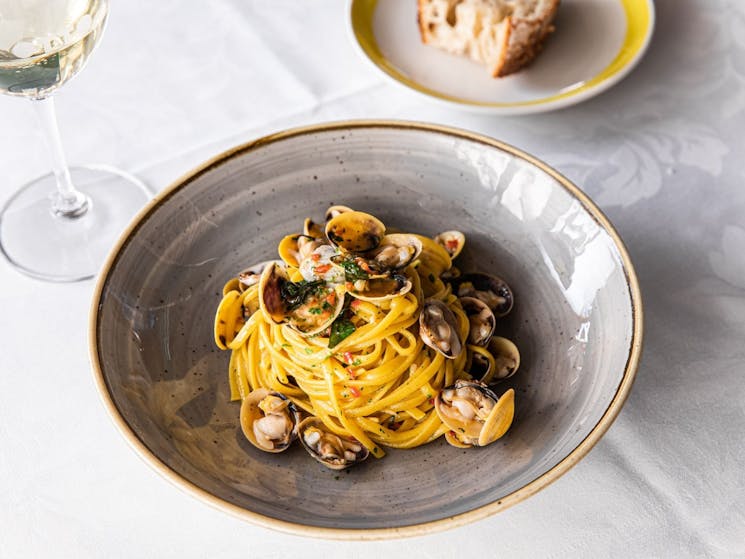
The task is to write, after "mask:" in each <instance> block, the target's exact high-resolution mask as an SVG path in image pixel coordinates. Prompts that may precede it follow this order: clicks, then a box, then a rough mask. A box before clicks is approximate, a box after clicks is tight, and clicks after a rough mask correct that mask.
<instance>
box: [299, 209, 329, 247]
mask: <svg viewBox="0 0 745 559" xmlns="http://www.w3.org/2000/svg"><path fill="white" fill-rule="evenodd" d="M332 207H333V206H332ZM303 234H304V235H307V236H308V237H311V238H313V239H325V238H326V235H325V234H324V232H323V225H321V224H320V223H316V222H315V221H313V220H312V219H311V218H309V217H306V218H305V221H303Z"/></svg>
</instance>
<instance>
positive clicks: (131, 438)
mask: <svg viewBox="0 0 745 559" xmlns="http://www.w3.org/2000/svg"><path fill="white" fill-rule="evenodd" d="M361 128H387V129H395V130H416V131H420V132H427V133H436V134H443V135H447V136H450V137H453V138H455V139H461V140H469V141H474V142H477V143H480V144H484V145H485V146H487V147H490V148H496V149H498V150H501V151H503V152H507V153H509V154H510V155H513V156H515V157H518V158H521V159H523V160H525V161H527V162H528V163H531V164H532V165H535V166H537V167H538V168H539V169H541V170H542V171H544V172H545V173H547V174H549V175H550V176H551V177H553V178H554V179H555V180H556V181H557V182H558V183H559V184H560V185H561V186H562V187H563V188H565V190H567V191H568V192H569V193H570V194H571V195H572V196H573V197H575V199H577V200H578V201H579V202H580V203H581V204H582V206H583V208H585V210H586V211H587V212H588V214H589V215H590V217H592V219H593V220H594V221H595V222H596V223H597V224H598V225H599V226H600V227H601V228H603V229H604V230H605V231H606V232H607V233H608V234H609V236H610V237H611V239H612V240H613V242H614V244H615V246H616V248H617V249H618V252H619V255H620V257H621V263H622V265H623V271H624V276H625V280H626V286H627V288H628V290H629V299H630V303H631V324H632V331H631V340H630V343H629V354H628V358H627V361H626V365H625V367H624V373H623V376H622V378H621V381H620V382H619V385H618V387H617V389H616V392H615V394H614V396H613V398H612V400H611V401H610V403H609V405H608V407H607V408H606V410H605V411H604V412H603V415H602V416H601V417H600V419H599V420H598V422H597V423H596V424H595V426H594V427H593V428H592V429H591V430H590V432H589V433H588V434H587V436H586V437H585V438H584V439H583V440H582V441H581V442H580V443H579V444H578V445H577V446H576V447H575V448H574V449H573V450H572V451H571V452H569V454H568V455H567V456H565V457H564V458H563V459H562V460H561V461H559V462H558V463H557V464H556V465H554V466H553V467H552V468H551V469H549V470H548V471H547V472H545V473H543V474H542V475H540V476H538V477H537V478H536V479H534V480H533V481H531V482H529V483H527V484H526V485H524V486H522V487H520V488H519V489H517V490H515V491H513V492H511V493H509V494H508V495H505V496H504V497H502V498H501V499H498V500H497V501H494V502H492V503H488V504H486V505H483V506H481V507H478V508H475V509H472V510H469V511H466V512H463V513H459V514H457V515H454V516H450V517H446V518H442V519H438V520H433V521H429V522H423V523H418V524H410V525H405V526H395V527H388V528H365V529H358V528H329V527H322V526H312V525H307V524H300V523H295V522H290V521H286V520H280V519H277V518H273V517H269V516H265V515H263V514H260V513H256V512H253V511H249V510H247V509H244V508H242V507H240V506H238V505H235V504H233V503H230V502H228V501H226V500H224V499H222V498H220V497H217V496H216V495H213V494H212V493H209V492H208V491H206V490H204V489H202V488H201V487H199V486H197V485H196V484H194V483H192V482H191V481H189V480H187V479H186V478H185V477H183V476H182V475H181V474H179V473H178V472H176V471H175V470H173V469H172V468H171V467H170V466H168V465H167V464H166V463H165V462H163V461H162V460H161V459H160V458H158V457H157V456H156V455H155V454H154V453H153V452H152V451H151V450H150V449H149V448H148V447H147V445H145V443H144V441H142V440H141V439H140V438H139V437H138V435H137V434H136V432H135V431H134V429H133V428H132V427H131V426H130V425H129V423H128V422H127V420H126V419H125V418H124V416H123V414H122V413H121V412H120V411H119V409H118V408H117V406H116V404H115V403H114V400H113V397H112V395H111V392H110V391H109V389H108V386H107V383H106V380H105V378H104V374H103V368H102V366H101V361H100V358H99V351H98V329H99V328H98V327H99V320H98V319H99V314H98V310H99V307H100V305H101V300H102V297H103V290H104V288H105V286H106V284H107V283H108V279H109V276H110V275H111V272H112V270H113V268H114V266H115V264H116V262H117V261H118V259H119V257H120V255H121V254H122V251H123V250H124V249H125V248H126V247H127V246H128V245H129V244H130V242H132V240H133V238H134V236H135V235H136V233H137V231H138V230H139V228H140V227H141V226H142V225H143V224H144V223H145V222H146V221H147V219H148V218H149V217H150V216H151V214H152V213H153V212H154V211H155V210H157V209H158V208H159V207H160V206H161V205H163V204H164V203H165V202H166V201H167V200H168V199H169V198H171V197H172V196H173V195H174V194H176V193H177V192H178V191H180V190H181V189H182V188H184V187H186V186H187V185H188V184H190V183H191V182H193V181H194V180H195V179H197V178H198V177H200V176H201V175H203V174H205V173H207V172H209V171H210V170H211V169H214V168H217V167H219V166H220V165H222V164H224V163H226V162H228V161H230V160H231V159H233V158H235V157H238V156H241V155H244V154H247V153H250V152H251V151H253V150H256V149H258V148H260V147H263V146H266V145H269V144H274V143H277V142H280V141H282V140H285V139H290V138H294V137H298V136H305V135H312V134H316V133H321V132H333V131H348V130H354V129H361ZM642 339H643V308H642V298H641V289H640V286H639V281H638V278H637V275H636V272H635V270H634V266H633V264H632V262H631V258H630V256H629V254H628V251H627V249H626V246H625V245H624V243H623V240H622V239H621V237H620V235H619V234H618V232H617V231H616V229H615V227H614V226H613V225H612V224H611V222H610V221H609V220H608V218H607V217H606V216H605V214H604V213H603V212H602V211H601V210H600V208H598V206H596V205H595V203H594V202H593V201H592V200H591V199H590V198H589V196H587V195H586V194H585V193H584V192H583V191H582V190H581V189H580V188H579V187H578V186H576V185H575V184H574V183H572V182H571V181H570V180H569V179H567V178H566V177H564V176H563V175H562V174H560V173H559V172H558V171H556V170H555V169H553V168H552V167H550V166H549V165H547V164H546V163H544V162H543V161H541V160H539V159H538V158H536V157H534V156H532V155H530V154H528V153H527V152H524V151H522V150H520V149H518V148H515V147H514V146H511V145H510V144H507V143H505V142H502V141H500V140H496V139H494V138H491V137H489V136H485V135H483V134H478V133H475V132H470V131H468V130H463V129H460V128H454V127H450V126H443V125H440V124H430V123H423V122H415V121H402V120H344V121H333V122H327V123H321V124H314V125H309V126H301V127H296V128H290V129H287V130H284V131H281V132H276V133H272V134H269V135H266V136H263V137H261V138H258V139H256V140H252V141H249V142H246V143H243V144H239V145H237V146H235V147H232V148H229V149H227V150H225V151H223V152H221V153H219V154H217V155H215V156H213V157H212V158H210V159H208V160H207V161H205V162H204V163H202V164H201V165H199V166H197V167H195V168H194V169H192V170H191V171H188V172H186V173H184V174H183V175H182V176H181V177H179V178H177V179H176V180H175V181H173V182H172V183H171V184H170V185H169V186H167V187H166V188H165V189H163V190H162V191H161V192H160V193H158V194H157V195H156V196H155V197H154V198H153V199H152V200H151V201H150V202H149V203H148V204H147V205H146V206H145V207H144V208H142V209H141V210H140V212H139V213H138V214H137V215H136V216H135V217H134V218H133V220H132V221H131V222H130V224H129V225H128V226H127V228H126V229H125V230H124V231H123V232H122V234H121V235H120V237H119V239H118V240H117V242H116V244H115V245H114V247H113V248H112V249H111V251H110V252H109V255H108V256H107V258H106V261H105V263H104V265H103V267H102V268H101V271H100V273H99V276H98V278H97V280H96V285H95V288H94V291H93V297H92V300H91V306H90V311H89V316H88V349H89V357H90V361H91V368H92V372H93V376H94V381H95V384H96V388H97V392H98V394H99V397H100V399H101V401H102V403H103V405H104V407H105V409H106V411H107V412H108V415H109V417H110V419H111V420H112V422H113V423H114V426H115V427H116V428H117V430H118V431H119V432H120V434H121V435H122V436H123V437H124V439H125V440H126V441H127V443H128V444H129V445H130V447H131V448H132V449H133V450H134V451H135V453H136V454H137V455H138V456H139V457H140V458H141V459H142V460H143V461H144V462H145V463H147V464H148V465H149V466H150V467H151V468H153V469H154V470H155V471H156V472H157V473H158V474H160V475H161V476H162V477H164V478H165V479H166V480H167V481H169V482H171V483H172V484H174V485H175V486H176V487H178V488H179V489H181V490H183V491H185V492H186V493H188V494H190V495H191V496H193V497H196V498H197V499H198V500H201V501H203V502H205V503H207V504H208V505H211V506H212V507H214V508H217V509H219V510H222V511H223V512H227V513H229V514H231V515H232V516H235V517H238V518H240V519H242V520H246V521H249V522H251V523H253V524H257V525H259V526H262V527H265V528H270V529H273V530H277V531H279V532H284V533H287V534H292V535H299V536H306V537H314V538H324V539H333V540H365V541H371V540H384V539H394V538H403V537H413V536H423V535H427V534H432V533H436V532H439V531H443V530H448V529H452V528H456V527H460V526H463V525H465V524H468V523H471V522H475V521H477V520H482V519H484V518H487V517H489V516H492V515H494V514H496V513H497V512H501V511H503V510H505V509H507V508H509V507H510V506H512V505H515V504H517V503H519V502H521V501H523V500H525V499H527V498H528V497H530V496H532V495H534V494H535V493H537V492H538V491H540V490H541V489H544V488H545V487H547V486H548V485H550V484H551V483H553V482H554V481H556V480H557V479H558V478H559V477H561V476H562V475H563V474H564V473H566V472H567V471H569V470H570V469H571V468H572V467H573V466H574V465H575V464H577V462H579V461H580V460H581V459H582V458H583V457H584V456H585V455H586V454H587V453H588V452H589V451H590V449H591V448H592V447H593V446H594V445H595V444H596V443H597V442H598V441H599V440H600V439H601V438H602V436H603V435H604V434H605V432H606V431H607V430H608V428H609V427H610V426H611V424H612V423H613V422H614V420H615V419H616V417H617V416H618V414H619V412H620V411H621V408H622V407H623V405H624V403H625V402H626V399H627V398H628V396H629V393H630V391H631V387H632V385H633V382H634V379H635V377H636V373H637V369H638V366H639V362H640V359H641V353H642Z"/></svg>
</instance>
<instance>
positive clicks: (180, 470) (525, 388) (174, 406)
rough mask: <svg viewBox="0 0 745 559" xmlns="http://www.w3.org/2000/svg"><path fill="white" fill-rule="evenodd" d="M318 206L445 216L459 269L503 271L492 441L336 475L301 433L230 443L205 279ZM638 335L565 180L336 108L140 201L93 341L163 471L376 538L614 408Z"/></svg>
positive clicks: (216, 499)
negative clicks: (457, 245)
mask: <svg viewBox="0 0 745 559" xmlns="http://www.w3.org/2000/svg"><path fill="white" fill-rule="evenodd" d="M332 203H343V204H346V205H349V206H353V207H355V208H357V209H361V210H365V211H368V212H370V213H373V214H375V215H376V216H378V217H380V218H381V219H382V220H383V221H384V222H385V223H386V224H388V225H392V226H398V227H402V228H405V229H407V230H412V231H419V232H423V233H426V234H435V233H437V232H439V231H441V230H444V229H454V228H457V229H461V230H463V231H464V232H465V233H466V235H467V238H468V242H467V250H466V254H465V260H466V262H465V263H464V264H463V266H462V268H464V269H474V270H475V269H480V270H483V271H493V272H496V273H497V274H499V275H500V276H502V277H504V278H505V279H506V280H507V281H508V282H509V283H510V285H511V286H512V288H513V290H514V292H515V299H516V303H515V309H514V311H513V312H512V314H511V315H510V316H509V319H508V320H506V321H505V322H504V323H503V324H502V326H501V329H502V333H503V334H506V335H508V336H509V337H510V338H512V339H513V340H515V342H516V343H517V345H518V347H519V348H520V350H521V353H522V365H521V368H520V371H519V372H518V374H517V375H516V376H515V377H513V378H512V379H510V380H509V381H508V382H506V383H505V384H504V387H503V388H504V389H506V388H507V387H509V386H512V387H514V388H515V389H516V392H517V398H516V410H517V411H516V416H515V421H514V424H513V426H512V428H511V429H510V431H509V432H508V434H507V435H506V436H505V437H504V438H502V439H501V440H499V441H498V442H497V443H495V444H493V445H491V446H488V447H486V448H482V449H473V450H468V451H463V450H460V449H456V448H453V447H450V446H448V445H447V444H446V443H445V442H444V441H443V440H439V441H436V442H434V443H432V444H430V445H427V446H424V447H420V448H417V449H414V450H408V451H393V450H392V451H390V452H389V454H388V455H387V456H386V457H385V458H384V459H383V460H374V459H370V460H368V461H367V462H365V463H364V464H362V465H361V466H359V467H357V468H355V469H352V470H348V471H346V472H342V473H339V472H333V471H330V470H327V469H324V468H323V467H322V466H320V465H319V464H317V463H316V462H314V461H313V460H311V459H310V458H309V457H308V456H307V455H306V454H305V452H304V451H303V450H302V449H301V448H299V447H298V448H293V449H291V450H290V451H288V452H286V453H283V454H279V455H274V454H265V453H262V452H260V451H258V450H256V449H254V448H253V447H251V446H250V445H249V444H247V442H246V441H245V440H244V438H243V436H242V435H241V433H240V429H239V426H238V410H239V405H238V404H237V403H231V402H229V397H228V383H227V364H228V358H229V355H228V353H227V352H221V351H218V350H217V349H216V348H215V347H214V346H213V342H212V323H213V316H214V311H215V308H216V305H217V303H218V301H219V300H220V291H221V288H222V285H223V283H224V282H225V281H226V280H227V279H229V278H230V277H232V276H234V275H235V274H236V272H238V271H239V270H241V269H243V268H244V267H245V266H246V265H248V264H252V263H255V262H257V261H261V260H266V259H268V258H271V257H275V255H276V247H277V243H278V241H279V239H281V238H282V237H283V236H284V235H285V234H287V233H289V232H292V231H295V230H296V229H297V227H298V224H299V223H301V220H302V219H303V218H304V217H306V216H315V217H317V218H320V217H321V216H322V215H323V211H324V210H325V208H326V207H327V206H329V205H330V204H332ZM641 337H642V317H641V302H640V295H639V288H638V285H637V281H636V278H635V275H634V271H633V269H632V266H631V263H630V261H629V258H628V255H627V254H626V251H625V249H624V247H623V245H622V243H621V241H620V239H619V237H618V235H617V234H616V233H615V231H614V230H613V228H612V227H611V225H610V224H609V222H608V221H607V219H606V218H605V217H604V216H603V215H602V214H601V213H600V211H599V210H598V209H597V208H596V207H595V206H594V205H593V204H592V202H591V201H590V200H589V199H588V198H587V197H586V196H585V195H584V194H583V193H582V192H581V191H580V190H579V189H577V188H576V187H575V186H573V185H572V184H571V183H569V181H567V180H566V179H565V178H563V177H561V176H560V175H559V174H558V173H556V172H555V171H553V170H552V169H550V168H548V167H547V166H546V165H544V164H542V163H541V162H539V161H537V160H535V159H534V158H532V157H530V156H528V155H526V154H524V153H522V152H520V151H518V150H516V149H514V148H512V147H510V146H507V145H504V144H501V143H499V142H497V141H494V140H492V139H489V138H485V137H482V136H477V135H474V134H470V133H467V132H463V131H457V130H452V129H448V128H443V127H439V126H431V125H422V124H413V123H401V122H347V123H333V124H328V125H321V126H316V127H311V128H303V129H298V130H291V131H288V132H284V133H281V134H276V135H273V136H269V137H267V138H263V139H261V140H258V141H256V142H253V143H250V144H247V145H244V146H240V147H238V148H236V149H233V150H231V151H229V152H227V153H225V154H223V155H221V156H219V157H217V158H215V159H213V160H212V161H210V162H208V163H206V164H205V165H203V166H202V167H200V168H198V169H197V170H196V171H194V172H192V173H190V174H189V175H187V176H186V177H184V178H183V179H181V180H179V181H178V182H177V183H176V184H174V185H172V186H171V187H170V188H168V189H166V191H165V192H163V193H162V194H161V195H160V196H159V197H157V198H156V199H155V200H153V202H152V203H151V204H150V205H149V206H148V207H147V208H145V209H144V210H143V211H142V212H141V213H140V215H139V216H138V217H137V219H136V220H135V222H134V223H133V225H132V226H131V227H130V228H129V230H128V231H127V232H126V233H125V235H124V236H123V237H122V239H121V240H120V242H119V244H118V246H117V247H116V248H115V250H114V251H113V253H112V254H111V256H110V258H109V260H108V262H107V264H106V265H105V267H104V269H103V272H102V274H101V277H100V280H99V283H98V286H97V289H96V293H95V296H94V300H93V308H92V314H91V338H90V342H91V357H92V362H93V368H94V371H95V376H96V379H97V383H98V386H99V388H100V391H101V394H102V395H103V399H104V402H105V404H106V406H107V408H108V409H109V411H110V412H111V415H112V417H113V418H114V420H115V423H116V425H117V426H118V427H119V429H120V430H121V432H122V433H123V434H124V436H125V437H126V439H127V440H128V441H129V442H130V443H131V445H132V446H133V447H134V449H135V450H136V451H137V452H138V453H139V454H140V455H142V456H143V457H144V458H145V459H146V461H147V462H149V463H150V464H151V465H152V466H153V467H155V468H156V469H157V470H158V471H159V472H161V473H162V474H164V475H165V476H166V477H167V478H168V479H170V480H172V481H173V482H174V483H176V484H177V485H178V486H180V487H182V488H183V489H185V490H187V491H188V492H190V493H192V494H193V495H196V496H197V497H199V498H201V499H203V500H205V501H207V502H209V503H211V504H212V505H215V506H217V507H219V508H221V509H223V510H226V511H228V512H231V513H234V514H237V515H238V516H241V517H243V518H245V519H247V520H250V521H253V522H256V523H259V524H262V525H265V526H269V527H271V528H275V529H279V530H283V531H287V532H294V533H300V534H305V535H312V536H322V537H330V538H364V539H374V538H386V537H396V536H404V535H414V534H422V533H426V532H430V531H433V530H439V529H444V528H448V527H454V526H458V525H461V524H463V523H465V522H468V521H472V520H476V519H479V518H483V517H485V516H487V515H489V514H493V513H495V512H498V511H500V510H502V509H504V508H506V507H508V506H510V505H512V504H514V503H516V502H518V501H520V500H522V499H524V498H525V497H527V496H530V495H531V494H533V493H535V492H536V491H538V490H539V489H541V488H543V487H545V486H546V485H547V484H549V483H550V482H552V481H553V480H555V479H556V478H557V477H559V476H560V475H561V474H562V473H564V472H565V471H567V470H568V469H569V468H570V467H571V466H573V465H574V464H575V463H576V462H577V461H578V460H579V459H580V458H582V457H583V456H584V455H585V454H586V453H587V451H588V450H589V449H590V448H591V447H592V446H593V445H594V444H595V443H596V442H597V440H598V439H599V438H600V437H601V436H602V434H603V433H604V432H605V431H606V430H607V428H608V427H609V425H610V424H611V422H612V421H613V419H614V418H615V417H616V415H617V414H618V412H619V410H620V408H621V406H622V405H623V402H624V400H625V399H626V397H627V395H628V392H629V390H630V388H631V384H632V381H633V378H634V374H635V372H636V367H637V363H638V360H639V354H640V350H641ZM501 390H502V389H500V391H501Z"/></svg>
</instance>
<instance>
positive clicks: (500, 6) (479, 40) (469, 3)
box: [417, 0, 559, 78]
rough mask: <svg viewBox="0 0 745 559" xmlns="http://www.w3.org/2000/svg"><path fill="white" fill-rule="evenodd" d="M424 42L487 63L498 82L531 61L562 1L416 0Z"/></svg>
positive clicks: (547, 32) (547, 33) (546, 34)
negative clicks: (498, 79)
mask: <svg viewBox="0 0 745 559" xmlns="http://www.w3.org/2000/svg"><path fill="white" fill-rule="evenodd" d="M417 1H418V20H419V32H420V34H421V37H422V42H423V43H425V44H428V45H432V46H434V47H438V48H441V49H443V50H445V51H447V52H450V53H453V54H460V55H465V56H468V57H470V58H471V59H473V60H475V61H477V62H480V63H482V64H486V66H487V68H489V71H490V72H491V75H492V76H493V77H495V78H499V77H502V76H506V75H508V74H512V73H513V72H517V71H518V70H520V69H521V68H522V67H523V66H525V65H526V64H528V63H529V62H531V61H532V60H533V59H534V58H535V57H536V55H537V54H538V53H539V52H540V51H541V49H542V47H543V41H544V40H545V39H546V37H547V36H548V35H549V33H551V32H552V31H553V30H554V26H553V24H552V21H553V19H554V15H555V14H556V10H557V8H558V7H559V0H417Z"/></svg>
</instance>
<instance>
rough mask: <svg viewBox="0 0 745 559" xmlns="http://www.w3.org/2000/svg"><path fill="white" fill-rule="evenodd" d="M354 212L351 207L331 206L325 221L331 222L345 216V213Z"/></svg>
mask: <svg viewBox="0 0 745 559" xmlns="http://www.w3.org/2000/svg"><path fill="white" fill-rule="evenodd" d="M353 211H354V210H353V209H352V208H350V207H349V206H341V205H337V206H329V208H328V209H327V210H326V214H325V215H324V219H325V220H326V221H327V222H329V221H331V220H332V219H334V218H335V217H336V216H337V215H339V214H343V213H344V212H353Z"/></svg>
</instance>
